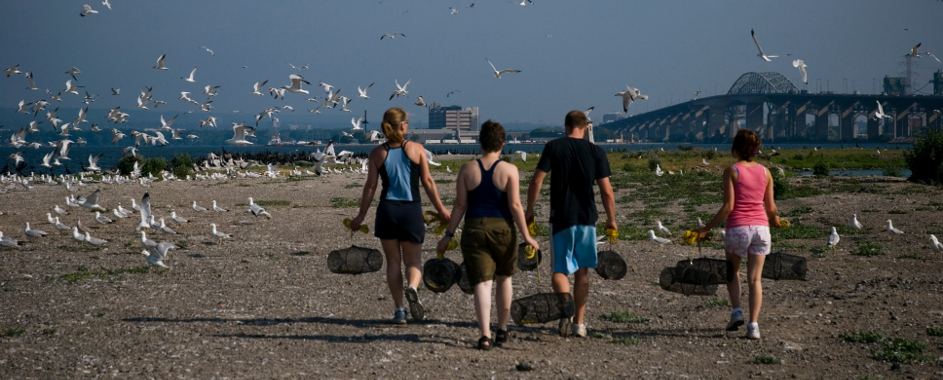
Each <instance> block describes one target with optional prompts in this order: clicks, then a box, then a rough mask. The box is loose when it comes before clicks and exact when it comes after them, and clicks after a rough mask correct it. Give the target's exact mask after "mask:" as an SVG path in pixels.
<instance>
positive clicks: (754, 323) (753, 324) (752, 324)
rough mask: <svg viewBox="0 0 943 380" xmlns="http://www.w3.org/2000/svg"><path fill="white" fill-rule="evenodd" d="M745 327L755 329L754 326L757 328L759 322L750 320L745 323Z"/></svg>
mask: <svg viewBox="0 0 943 380" xmlns="http://www.w3.org/2000/svg"><path fill="white" fill-rule="evenodd" d="M747 327H748V328H751V329H755V328H759V327H760V324H759V323H756V322H750V323H747Z"/></svg>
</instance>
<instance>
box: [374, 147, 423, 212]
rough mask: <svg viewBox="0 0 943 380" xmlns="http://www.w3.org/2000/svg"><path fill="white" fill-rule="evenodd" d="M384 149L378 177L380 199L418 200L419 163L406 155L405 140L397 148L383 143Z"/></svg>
mask: <svg viewBox="0 0 943 380" xmlns="http://www.w3.org/2000/svg"><path fill="white" fill-rule="evenodd" d="M383 147H384V148H385V149H386V159H385V160H383V165H380V170H379V171H380V179H381V180H382V182H383V190H382V192H381V193H380V200H381V201H384V200H390V201H406V202H418V201H420V199H421V198H420V197H419V164H417V163H415V162H413V161H412V160H410V159H409V156H407V155H406V150H405V149H403V148H404V147H406V142H405V141H404V142H403V145H402V146H400V147H399V148H390V146H389V145H388V144H383Z"/></svg>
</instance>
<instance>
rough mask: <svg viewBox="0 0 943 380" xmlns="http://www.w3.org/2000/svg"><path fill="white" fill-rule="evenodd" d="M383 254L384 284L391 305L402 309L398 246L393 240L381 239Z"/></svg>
mask: <svg viewBox="0 0 943 380" xmlns="http://www.w3.org/2000/svg"><path fill="white" fill-rule="evenodd" d="M380 245H381V246H382V247H383V254H384V255H385V256H386V284H387V286H389V288H390V295H391V296H392V297H393V304H395V305H396V307H397V308H400V307H403V304H404V303H403V270H402V265H401V264H400V262H401V261H402V258H401V254H400V244H399V242H398V241H396V240H395V239H381V240H380Z"/></svg>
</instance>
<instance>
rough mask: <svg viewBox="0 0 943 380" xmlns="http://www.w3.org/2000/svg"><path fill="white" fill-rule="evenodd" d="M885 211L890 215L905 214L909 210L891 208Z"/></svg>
mask: <svg viewBox="0 0 943 380" xmlns="http://www.w3.org/2000/svg"><path fill="white" fill-rule="evenodd" d="M887 213H888V214H891V215H907V214H910V211H905V210H891V211H888V212H887Z"/></svg>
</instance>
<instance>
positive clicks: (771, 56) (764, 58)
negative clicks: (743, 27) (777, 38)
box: [750, 29, 779, 62]
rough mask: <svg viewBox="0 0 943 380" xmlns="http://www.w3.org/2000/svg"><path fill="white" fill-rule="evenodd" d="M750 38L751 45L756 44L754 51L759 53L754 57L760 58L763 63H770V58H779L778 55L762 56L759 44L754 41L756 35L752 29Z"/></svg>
mask: <svg viewBox="0 0 943 380" xmlns="http://www.w3.org/2000/svg"><path fill="white" fill-rule="evenodd" d="M750 36H751V37H753V43H755V44H756V49H757V50H759V51H760V52H759V53H758V54H757V55H756V56H757V57H760V58H762V59H763V60H764V61H766V62H772V59H770V58H776V57H779V56H778V55H766V54H763V48H761V47H760V43H759V42H757V41H756V33H754V32H753V29H750Z"/></svg>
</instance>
